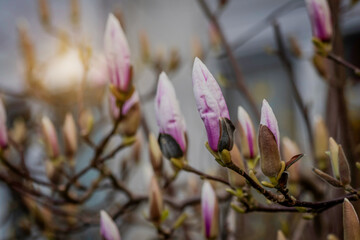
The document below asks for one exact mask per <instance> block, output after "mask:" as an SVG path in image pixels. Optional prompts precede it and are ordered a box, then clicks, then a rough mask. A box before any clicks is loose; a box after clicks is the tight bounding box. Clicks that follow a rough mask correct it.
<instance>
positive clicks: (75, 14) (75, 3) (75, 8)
mask: <svg viewBox="0 0 360 240" xmlns="http://www.w3.org/2000/svg"><path fill="white" fill-rule="evenodd" d="M79 21H80V7H79V0H71V23H72V24H74V25H75V26H77V25H79Z"/></svg>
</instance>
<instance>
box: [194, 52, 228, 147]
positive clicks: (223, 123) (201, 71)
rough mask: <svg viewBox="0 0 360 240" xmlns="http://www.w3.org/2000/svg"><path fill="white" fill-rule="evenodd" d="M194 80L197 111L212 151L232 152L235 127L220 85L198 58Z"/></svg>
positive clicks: (195, 64) (196, 59)
mask: <svg viewBox="0 0 360 240" xmlns="http://www.w3.org/2000/svg"><path fill="white" fill-rule="evenodd" d="M192 79H193V89H194V95H195V100H196V105H197V109H198V112H199V114H200V117H201V119H202V120H203V122H204V125H205V128H206V132H207V137H208V143H209V146H210V148H211V150H213V151H214V152H221V151H222V150H224V149H226V150H228V151H230V150H231V149H232V147H233V137H234V136H233V133H234V130H235V127H234V126H233V124H232V123H231V121H230V116H229V111H228V108H227V106H226V102H225V99H224V96H223V94H222V92H221V89H220V87H219V84H218V83H217V82H216V80H215V78H214V76H213V75H212V74H211V73H210V71H209V70H208V68H207V67H206V66H205V65H204V63H202V62H201V60H200V59H198V58H195V61H194V66H193V72H192Z"/></svg>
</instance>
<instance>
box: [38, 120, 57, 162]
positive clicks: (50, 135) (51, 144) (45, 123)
mask: <svg viewBox="0 0 360 240" xmlns="http://www.w3.org/2000/svg"><path fill="white" fill-rule="evenodd" d="M41 128H42V134H43V139H44V143H45V146H46V149H47V153H48V156H49V157H50V158H51V159H54V158H57V157H58V156H59V155H60V150H59V143H58V138H57V134H56V130H55V128H54V125H53V123H52V122H51V121H50V119H49V118H47V117H43V118H42V119H41Z"/></svg>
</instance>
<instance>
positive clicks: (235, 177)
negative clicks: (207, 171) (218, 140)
mask: <svg viewBox="0 0 360 240" xmlns="http://www.w3.org/2000/svg"><path fill="white" fill-rule="evenodd" d="M230 155H231V161H232V162H233V163H234V164H235V165H236V166H237V167H238V168H240V169H241V170H244V171H245V166H244V160H243V158H242V156H241V153H240V151H239V149H238V147H237V146H236V145H234V147H233V149H232V150H231V151H230ZM228 176H229V182H230V185H231V186H232V187H236V188H241V187H243V186H245V183H246V180H245V178H244V177H243V176H241V175H240V174H238V173H237V172H234V171H233V170H231V169H228Z"/></svg>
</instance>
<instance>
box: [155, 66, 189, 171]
mask: <svg viewBox="0 0 360 240" xmlns="http://www.w3.org/2000/svg"><path fill="white" fill-rule="evenodd" d="M155 113H156V120H157V124H158V127H159V132H160V134H159V138H158V141H159V145H160V149H161V151H162V153H163V155H164V156H165V157H166V158H168V159H170V160H171V161H172V163H173V164H174V165H175V166H177V167H178V168H181V166H182V164H183V162H184V160H185V154H186V149H187V140H186V126H185V121H184V118H183V116H182V114H181V111H180V106H179V103H178V100H177V99H176V94H175V89H174V86H173V85H172V83H171V82H170V80H169V78H168V77H167V75H166V73H164V72H162V73H161V74H160V76H159V81H158V86H157V92H156V96H155Z"/></svg>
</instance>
